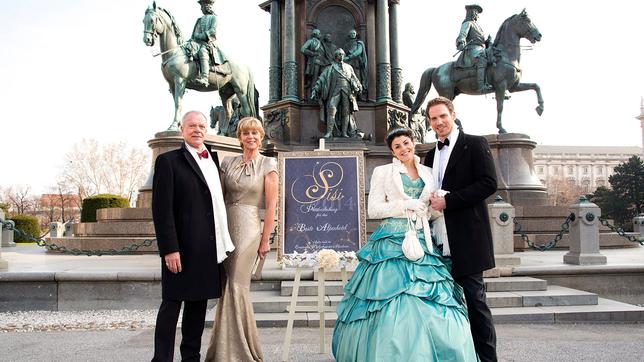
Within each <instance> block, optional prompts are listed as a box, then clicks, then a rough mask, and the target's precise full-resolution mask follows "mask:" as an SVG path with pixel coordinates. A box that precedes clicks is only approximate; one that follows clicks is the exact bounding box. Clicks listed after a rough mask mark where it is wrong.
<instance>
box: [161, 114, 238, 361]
mask: <svg viewBox="0 0 644 362" xmlns="http://www.w3.org/2000/svg"><path fill="white" fill-rule="evenodd" d="M206 130H207V120H206V117H205V116H204V115H203V114H202V113H200V112H197V111H191V112H188V113H186V114H185V115H184V117H183V119H182V121H181V135H182V137H183V139H184V141H185V143H184V144H182V146H181V148H180V149H178V150H174V151H169V152H166V153H163V154H161V155H159V156H158V157H157V159H156V161H155V165H154V181H153V188H152V193H153V196H152V216H153V219H154V228H155V232H156V237H157V244H158V247H159V254H160V256H161V287H162V302H161V306H160V308H159V313H158V315H157V324H156V328H155V333H154V358H153V359H152V361H172V360H173V355H174V340H175V333H176V326H177V320H178V318H179V311H180V309H181V305H182V304H183V319H182V326H181V333H182V340H181V347H180V350H181V357H182V360H183V361H199V359H200V348H201V336H202V334H203V329H204V323H205V316H206V304H207V301H208V299H212V298H218V297H220V296H221V283H220V273H221V272H222V269H221V268H220V265H219V263H220V262H221V261H223V259H222V258H225V255H226V254H225V252H226V251H230V250H231V249H229V248H226V247H223V248H222V247H221V245H220V244H221V240H217V238H222V239H224V241H229V240H226V239H227V238H228V239H229V238H230V237H229V236H228V229H227V226H226V227H224V228H223V231H222V230H220V229H222V228H221V222H219V221H220V220H222V219H223V220H225V210H223V211H222V210H221V209H220V208H221V207H222V206H223V196H222V194H221V193H222V190H221V185H220V183H219V171H218V169H219V165H218V161H217V155H216V154H214V153H213V154H210V153H209V152H208V150H207V149H206V148H205V146H204V138H205V136H206ZM222 213H223V215H222ZM222 216H223V218H222ZM223 224H225V222H224V223H223ZM216 225H217V230H216V229H215V226H216ZM222 232H223V233H224V234H225V236H223V237H222V235H223V234H222ZM218 246H219V249H224V250H218Z"/></svg>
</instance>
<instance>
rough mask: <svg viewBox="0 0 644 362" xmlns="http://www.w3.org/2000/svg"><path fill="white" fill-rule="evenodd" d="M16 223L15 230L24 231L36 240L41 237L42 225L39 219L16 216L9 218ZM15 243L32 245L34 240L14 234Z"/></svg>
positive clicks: (22, 215) (29, 216) (21, 215)
mask: <svg viewBox="0 0 644 362" xmlns="http://www.w3.org/2000/svg"><path fill="white" fill-rule="evenodd" d="M9 219H10V220H13V221H14V222H15V223H16V226H15V228H16V229H19V230H22V231H24V232H25V233H27V234H29V235H31V236H33V237H34V238H38V237H40V223H39V222H38V218H37V217H35V216H32V215H25V214H14V215H11V217H9ZM13 241H15V242H16V243H32V242H33V240H29V239H26V238H24V237H22V236H20V235H19V234H18V233H17V232H15V231H14V232H13Z"/></svg>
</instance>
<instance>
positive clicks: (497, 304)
mask: <svg viewBox="0 0 644 362" xmlns="http://www.w3.org/2000/svg"><path fill="white" fill-rule="evenodd" d="M597 300H598V297H597V294H594V293H588V292H584V291H581V290H575V289H570V288H564V287H560V286H556V285H553V286H549V287H548V289H547V290H527V291H514V292H488V293H487V302H488V305H489V306H490V308H507V307H510V308H514V307H541V306H571V305H595V304H597Z"/></svg>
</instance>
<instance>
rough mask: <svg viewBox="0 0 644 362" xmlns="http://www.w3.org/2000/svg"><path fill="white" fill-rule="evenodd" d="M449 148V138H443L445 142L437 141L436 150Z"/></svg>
mask: <svg viewBox="0 0 644 362" xmlns="http://www.w3.org/2000/svg"><path fill="white" fill-rule="evenodd" d="M445 146H449V138H445V142H441V141H438V150H439V151H440V150H442V149H443V147H445Z"/></svg>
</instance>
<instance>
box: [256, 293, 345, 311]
mask: <svg viewBox="0 0 644 362" xmlns="http://www.w3.org/2000/svg"><path fill="white" fill-rule="evenodd" d="M341 299H342V297H341V296H334V295H333V296H329V295H326V296H324V305H326V306H335V305H337V304H338V302H339V301H340V300H341ZM251 301H252V303H253V310H254V311H255V312H256V313H281V312H286V311H287V307H288V306H290V305H291V296H282V295H280V294H279V291H251ZM317 305H318V297H317V295H316V296H302V295H301V296H299V297H298V299H297V306H298V307H299V306H310V307H317Z"/></svg>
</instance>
